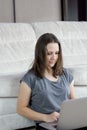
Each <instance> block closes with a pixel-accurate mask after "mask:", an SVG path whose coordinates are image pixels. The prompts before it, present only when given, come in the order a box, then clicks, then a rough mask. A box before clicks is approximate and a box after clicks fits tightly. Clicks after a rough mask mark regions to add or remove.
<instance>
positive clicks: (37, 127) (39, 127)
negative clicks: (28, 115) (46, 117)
mask: <svg viewBox="0 0 87 130" xmlns="http://www.w3.org/2000/svg"><path fill="white" fill-rule="evenodd" d="M36 130H47V129H46V128H43V127H41V126H39V123H36Z"/></svg>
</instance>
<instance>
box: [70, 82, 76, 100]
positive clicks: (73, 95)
mask: <svg viewBox="0 0 87 130" xmlns="http://www.w3.org/2000/svg"><path fill="white" fill-rule="evenodd" d="M75 98H76V95H75V88H74V80H73V81H72V83H71V85H70V99H75Z"/></svg>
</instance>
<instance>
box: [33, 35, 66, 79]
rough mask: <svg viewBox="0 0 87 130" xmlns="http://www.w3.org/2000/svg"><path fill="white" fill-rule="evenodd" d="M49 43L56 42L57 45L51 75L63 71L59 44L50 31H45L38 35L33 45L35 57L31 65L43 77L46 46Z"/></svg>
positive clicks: (56, 74)
mask: <svg viewBox="0 0 87 130" xmlns="http://www.w3.org/2000/svg"><path fill="white" fill-rule="evenodd" d="M49 43H58V46H59V54H58V60H57V63H56V64H55V65H54V67H53V76H54V77H56V76H58V75H61V74H62V72H63V59H62V49H61V44H60V42H59V40H58V39H57V37H56V36H55V35H54V34H52V33H45V34H43V35H41V36H40V37H39V39H38V40H37V43H36V47H35V58H34V63H33V66H32V70H34V72H35V74H36V75H37V76H38V77H40V78H43V77H44V72H45V68H46V63H45V61H46V47H47V44H49Z"/></svg>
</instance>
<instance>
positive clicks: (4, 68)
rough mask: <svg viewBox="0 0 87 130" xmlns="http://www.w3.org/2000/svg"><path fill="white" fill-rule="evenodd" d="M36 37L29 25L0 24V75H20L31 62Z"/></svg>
mask: <svg viewBox="0 0 87 130" xmlns="http://www.w3.org/2000/svg"><path fill="white" fill-rule="evenodd" d="M35 43H36V36H35V33H34V30H33V28H32V26H31V25H30V24H23V23H16V24H14V23H8V24H5V23H1V24H0V75H9V74H16V73H22V72H24V71H26V70H27V69H28V68H29V66H30V64H31V63H32V61H33V55H34V46H35Z"/></svg>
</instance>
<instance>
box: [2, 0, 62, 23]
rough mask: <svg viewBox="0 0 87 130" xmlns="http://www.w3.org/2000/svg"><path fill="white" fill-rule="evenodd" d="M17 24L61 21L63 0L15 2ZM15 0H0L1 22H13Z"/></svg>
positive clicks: (16, 0) (22, 0)
mask: <svg viewBox="0 0 87 130" xmlns="http://www.w3.org/2000/svg"><path fill="white" fill-rule="evenodd" d="M15 10H16V12H15V14H16V22H36V21H50V20H54V21H55V20H61V0H15ZM13 20H14V16H13V0H0V22H13Z"/></svg>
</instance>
